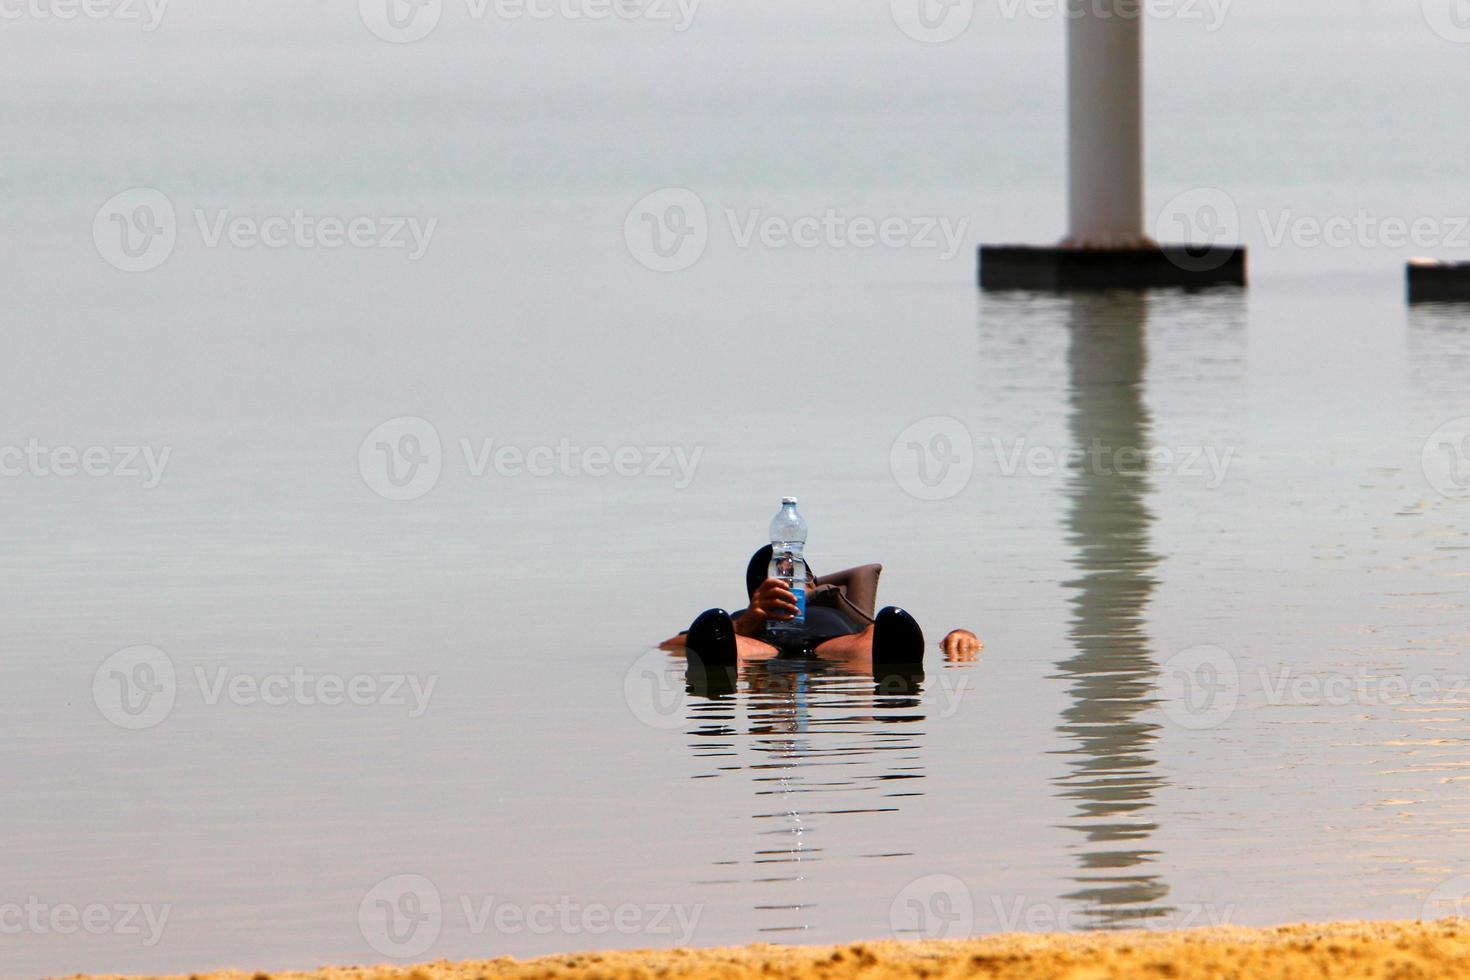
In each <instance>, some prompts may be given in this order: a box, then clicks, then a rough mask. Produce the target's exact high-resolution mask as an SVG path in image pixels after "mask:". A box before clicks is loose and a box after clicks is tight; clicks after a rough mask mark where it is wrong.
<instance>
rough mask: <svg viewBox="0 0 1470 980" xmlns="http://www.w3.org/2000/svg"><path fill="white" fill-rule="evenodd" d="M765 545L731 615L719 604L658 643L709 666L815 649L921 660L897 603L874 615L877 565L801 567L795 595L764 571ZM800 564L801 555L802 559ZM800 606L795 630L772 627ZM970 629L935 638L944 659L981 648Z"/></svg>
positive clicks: (882, 660)
mask: <svg viewBox="0 0 1470 980" xmlns="http://www.w3.org/2000/svg"><path fill="white" fill-rule="evenodd" d="M773 553H774V550H773V548H772V547H771V546H770V545H766V546H765V547H764V548H761V549H760V550H759V551H757V552H756V553H755V554H754V555H753V556H751V559H750V564H749V565H748V566H747V567H746V570H745V589H746V594H747V596H748V597H749V604H748V605H747V606H746V607H745V608H744V609H742V610H740V611H739V612H737V613H735V614H734V615H731V614H730V613H728V612H726V611H725V610H724V609H709V610H706V611H705V612H703V613H701V614H700V615H699V617H698V618H696V619H695V620H694V623H693V624H692V625H691V626H690V627H689V629H688V630H687V631H686V632H684V633H680V634H679V635H678V636H676V637H673V638H671V639H668V640H665V641H664V642H663V643H662V644H660V646H661V647H662V648H663V649H665V650H679V649H683V650H685V651H686V652H688V653H689V654H690V655H692V656H694V657H697V658H698V659H699V660H700V661H701V662H702V663H704V664H706V665H708V666H725V665H731V664H735V663H736V662H738V661H740V660H765V659H770V658H772V657H776V656H780V655H782V654H786V655H788V656H791V655H797V656H801V655H815V656H817V657H820V658H822V659H824V660H833V661H838V662H845V663H869V664H871V663H878V664H893V665H898V664H912V665H917V664H919V663H921V662H922V661H923V659H924V632H923V630H921V629H920V628H919V624H918V623H917V622H916V621H915V620H914V618H913V616H911V615H909V614H908V612H906V611H905V610H903V609H900V608H898V607H897V606H887V607H885V608H884V609H883V610H882V611H880V612H878V613H876V614H874V612H873V610H874V607H875V606H876V605H877V599H878V577H879V575H880V574H882V571H883V566H882V565H876V564H874V565H860V566H858V567H857V568H849V569H845V570H843V571H840V572H836V573H834V574H831V575H823V576H816V575H813V574H812V572H811V569H810V566H806V567H805V590H804V593H805V594H804V596H802V597H801V598H802V600H804V601H799V600H798V596H797V594H796V592H795V591H794V590H793V588H792V585H793V583H791V582H788V581H786V580H785V579H782V578H779V577H772V576H771V575H770V567H771V559H772V556H773ZM802 564H803V565H805V562H804V561H803V562H802ZM803 611H804V613H805V616H804V622H803V625H802V627H801V628H800V629H799V630H795V631H782V630H779V629H778V630H777V631H772V630H771V626H772V624H778V623H783V622H789V621H792V620H794V619H796V618H797V616H798V613H799V612H803ZM982 647H983V644H982V643H981V642H980V638H979V637H977V636H976V635H975V634H974V633H972V632H970V631H969V630H964V629H957V630H952V631H951V632H950V633H949V634H948V635H947V636H945V638H944V640H943V641H942V642H941V643H940V648H941V649H942V650H943V651H944V657H945V659H946V660H949V661H968V660H974V659H975V655H976V654H977V653H978V652H979V651H980V650H981V649H982Z"/></svg>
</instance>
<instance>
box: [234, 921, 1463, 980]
mask: <svg viewBox="0 0 1470 980" xmlns="http://www.w3.org/2000/svg"><path fill="white" fill-rule="evenodd" d="M267 976H269V977H270V980H304V978H308V977H311V978H322V980H476V978H479V977H486V978H517V980H530V978H542V977H547V978H550V977H557V978H573V977H576V978H589V980H591V978H598V980H601V978H604V977H605V978H611V980H620V978H628V980H632V978H649V980H652V978H675V977H720V978H725V977H728V978H740V977H761V978H770V977H777V976H779V977H797V978H802V980H826V978H839V977H862V978H863V980H878V978H887V977H925V978H942V977H1017V978H1021V977H1024V978H1031V977H1047V978H1052V977H1057V978H1066V980H1102V978H1114V977H1116V978H1119V980H1123V978H1128V980H1133V978H1139V977H1142V978H1152V977H1173V978H1178V977H1201V978H1205V977H1208V978H1211V980H1214V978H1218V977H1224V978H1234V977H1292V978H1303V977H1393V978H1399V980H1407V978H1416V977H1460V976H1464V977H1470V920H1465V919H1442V920H1438V921H1434V922H1347V923H1335V924H1331V925H1297V926H1281V927H1279V928H1274V929H1243V928H1234V927H1231V928H1219V929H1199V930H1190V931H1184V932H1159V933H1147V932H1123V933H1082V934H1033V935H1009V936H995V937H991V938H988V939H977V940H970V941H965V942H913V943H899V942H872V943H855V944H853V945H850V946H796V947H779V946H744V947H732V948H728V949H697V950H672V951H661V950H660V951H639V952H615V953H578V954H570V955H565V956H548V957H544V958H541V959H535V960H526V961H518V960H514V959H511V958H510V957H502V958H500V959H496V960H483V961H471V962H465V963H449V962H445V961H440V962H437V963H425V964H421V965H418V966H403V967H398V966H376V967H323V968H321V969H318V970H312V971H308V972H303V973H275V974H270V975H267V974H263V973H250V972H234V971H227V972H221V973H211V974H208V980H263V978H265V977H267Z"/></svg>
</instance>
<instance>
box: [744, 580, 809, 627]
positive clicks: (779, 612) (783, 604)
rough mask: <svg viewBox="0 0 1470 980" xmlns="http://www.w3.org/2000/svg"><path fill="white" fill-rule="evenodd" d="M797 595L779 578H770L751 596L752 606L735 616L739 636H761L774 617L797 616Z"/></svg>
mask: <svg viewBox="0 0 1470 980" xmlns="http://www.w3.org/2000/svg"><path fill="white" fill-rule="evenodd" d="M796 611H797V605H796V595H795V594H794V593H793V592H792V591H791V589H789V588H787V586H786V583H785V582H783V581H782V580H781V579H778V578H768V579H766V580H765V581H764V582H762V583H761V584H760V587H759V588H757V589H756V590H755V595H753V596H751V597H750V608H749V609H746V610H745V611H744V612H742V613H740V614H739V615H738V616H736V617H735V633H736V635H738V636H759V635H760V634H761V633H762V632H764V631H765V628H766V622H767V621H768V620H772V619H795V618H796Z"/></svg>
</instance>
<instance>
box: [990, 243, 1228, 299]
mask: <svg viewBox="0 0 1470 980" xmlns="http://www.w3.org/2000/svg"><path fill="white" fill-rule="evenodd" d="M1245 283H1246V277H1245V247H1244V246H1243V245H1211V246H1198V247H1196V246H1192V245H1159V246H1155V247H1153V248H1097V249H1083V248H1063V247H1061V246H1040V245H982V246H980V288H981V289H1045V290H1063V289H1154V288H1163V287H1168V286H1184V287H1190V286H1220V285H1229V286H1244V285H1245Z"/></svg>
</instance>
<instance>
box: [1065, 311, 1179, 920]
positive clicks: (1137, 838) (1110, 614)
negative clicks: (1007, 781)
mask: <svg viewBox="0 0 1470 980" xmlns="http://www.w3.org/2000/svg"><path fill="white" fill-rule="evenodd" d="M1065 302H1066V303H1067V304H1068V309H1067V323H1068V328H1069V331H1070V348H1069V352H1068V366H1069V369H1070V406H1069V428H1070V434H1071V439H1072V446H1073V448H1074V449H1075V450H1077V451H1078V453H1079V456H1080V459H1079V460H1078V461H1077V462H1075V463H1074V465H1073V467H1072V471H1071V473H1070V474H1069V475H1068V483H1067V494H1068V496H1069V498H1070V502H1069V504H1068V512H1067V520H1066V528H1067V536H1068V542H1069V544H1071V545H1072V547H1073V549H1074V553H1073V563H1074V565H1075V568H1076V576H1075V577H1074V578H1073V579H1072V580H1071V581H1069V582H1067V583H1066V585H1067V587H1068V588H1069V589H1071V590H1072V592H1073V594H1072V598H1071V605H1072V618H1071V624H1070V631H1069V635H1070V637H1071V640H1072V644H1073V647H1074V649H1075V653H1074V654H1073V655H1072V656H1071V657H1069V658H1067V659H1065V660H1063V661H1061V662H1060V663H1059V664H1058V665H1057V668H1058V676H1059V677H1061V678H1062V679H1063V680H1064V681H1065V682H1066V683H1067V685H1068V693H1069V695H1070V698H1071V703H1070V705H1069V706H1068V707H1067V708H1066V709H1065V710H1064V711H1063V713H1062V721H1061V723H1060V724H1059V725H1058V726H1057V730H1058V732H1059V733H1060V734H1061V735H1062V737H1063V738H1064V739H1065V740H1066V741H1067V743H1068V746H1067V748H1065V749H1063V753H1064V754H1065V755H1066V756H1067V757H1068V761H1069V769H1068V770H1067V771H1066V772H1065V773H1064V774H1063V775H1062V776H1060V777H1058V778H1057V780H1056V783H1057V785H1058V787H1059V788H1060V794H1061V795H1062V796H1064V797H1067V798H1069V799H1071V800H1074V801H1075V804H1076V811H1075V813H1074V815H1073V817H1072V818H1071V820H1069V821H1068V823H1067V824H1066V826H1068V827H1070V828H1072V829H1074V830H1076V831H1078V832H1079V833H1081V834H1082V835H1083V838H1084V842H1083V845H1082V847H1081V868H1080V870H1079V873H1078V875H1077V876H1076V877H1075V878H1074V879H1073V880H1074V881H1075V882H1077V885H1078V887H1077V888H1076V889H1075V890H1074V891H1072V892H1070V893H1068V894H1066V895H1064V896H1063V898H1064V899H1065V900H1068V901H1071V902H1077V903H1080V904H1081V905H1082V907H1083V909H1084V910H1085V919H1086V924H1088V925H1090V926H1092V927H1094V928H1112V927H1124V926H1129V925H1141V924H1143V921H1144V920H1148V919H1151V918H1156V917H1160V916H1163V915H1165V914H1167V913H1168V911H1169V909H1168V908H1166V907H1164V906H1162V905H1161V904H1160V903H1161V901H1162V900H1163V898H1164V896H1165V895H1166V894H1167V893H1168V886H1167V885H1165V884H1164V883H1163V881H1162V880H1161V879H1160V877H1159V876H1158V875H1157V874H1154V873H1152V872H1151V870H1150V869H1151V868H1152V867H1153V866H1154V863H1155V859H1156V857H1157V854H1158V852H1157V851H1155V850H1152V849H1151V848H1150V847H1149V846H1148V845H1149V840H1150V837H1151V836H1152V834H1153V833H1154V831H1155V830H1157V827H1158V825H1157V824H1155V823H1154V822H1153V821H1152V819H1151V817H1150V811H1151V810H1152V808H1153V806H1154V794H1155V792H1156V791H1157V790H1158V789H1159V787H1160V786H1161V785H1162V784H1163V780H1162V778H1161V777H1160V776H1159V775H1158V774H1157V772H1156V771H1155V765H1156V760H1155V759H1154V757H1153V755H1152V752H1151V749H1152V746H1153V742H1154V740H1155V738H1156V737H1157V732H1158V728H1159V726H1158V725H1157V724H1154V723H1153V722H1152V721H1150V720H1149V715H1150V708H1151V707H1152V706H1153V705H1154V704H1155V700H1154V693H1155V676H1156V674H1157V666H1156V664H1155V661H1154V658H1153V654H1152V650H1151V649H1150V641H1149V637H1148V634H1147V630H1146V626H1147V623H1146V619H1145V607H1146V606H1147V604H1148V601H1149V596H1150V594H1151V593H1152V592H1153V589H1154V585H1155V579H1154V577H1153V574H1152V569H1153V567H1154V565H1155V564H1156V563H1157V561H1158V559H1157V557H1156V556H1155V555H1154V554H1153V552H1152V550H1151V548H1150V544H1149V527H1150V524H1151V522H1152V516H1151V515H1150V513H1149V510H1148V501H1147V496H1148V492H1149V481H1148V477H1147V475H1146V474H1145V473H1143V472H1142V471H1141V467H1140V465H1139V464H1138V463H1136V462H1134V461H1132V460H1131V459H1128V458H1125V459H1123V460H1119V459H1117V458H1116V457H1115V456H1114V455H1113V454H1114V453H1115V452H1116V451H1117V450H1119V449H1124V448H1131V449H1138V450H1147V449H1148V446H1149V429H1150V419H1149V413H1148V408H1147V407H1146V406H1145V404H1144V398H1143V380H1144V378H1143V376H1144V369H1145V363H1146V360H1147V358H1146V353H1145V334H1146V326H1147V320H1148V297H1147V295H1145V294H1131V293H1129V294H1123V293H1105V294H1078V295H1075V296H1070V297H1067V298H1066V300H1065ZM1130 463H1131V465H1128V464H1130ZM1120 464H1122V465H1120Z"/></svg>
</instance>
